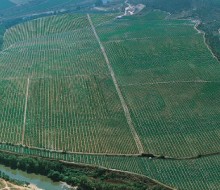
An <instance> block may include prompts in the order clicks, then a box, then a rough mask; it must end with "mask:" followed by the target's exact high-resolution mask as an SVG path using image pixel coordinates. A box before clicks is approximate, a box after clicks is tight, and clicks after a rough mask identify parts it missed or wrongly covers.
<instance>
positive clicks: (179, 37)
mask: <svg viewBox="0 0 220 190" xmlns="http://www.w3.org/2000/svg"><path fill="white" fill-rule="evenodd" d="M166 16H167V15H166V14H165V13H163V12H159V11H153V12H149V13H146V14H143V15H136V16H132V17H125V18H122V19H116V15H115V14H107V15H103V14H100V15H95V14H90V15H86V14H65V15H61V16H50V17H44V18H39V19H35V20H32V21H29V22H26V23H22V24H18V25H16V26H13V27H12V28H9V29H8V30H7V31H6V32H5V35H4V43H3V50H2V51H1V52H0V104H1V107H0V112H1V115H0V150H3V151H9V152H14V153H19V154H25V155H32V156H40V157H45V158H51V159H57V160H63V161H68V162H74V163H81V164H90V165H96V166H102V167H105V168H110V169H117V170H122V171H128V172H133V173H137V174H141V175H145V176H148V177H150V178H152V179H155V180H158V181H160V182H162V183H164V184H167V185H169V186H172V187H176V188H180V189H187V190H188V189H193V190H197V189H198V190H201V189H203V190H206V189H218V188H219V187H218V180H219V179H218V173H219V172H220V171H219V168H220V167H219V157H218V156H217V155H216V154H218V153H219V150H218V147H219V146H220V140H219V137H220V130H219V128H218V127H219V125H220V111H219V106H220V64H219V62H218V60H217V59H216V58H215V57H213V55H212V53H211V52H210V49H209V47H208V46H207V45H206V43H204V36H203V34H202V33H198V31H197V30H195V28H194V25H195V23H193V22H192V21H190V20H167V19H166ZM143 155H145V156H146V155H147V157H143ZM210 155H213V156H210ZM158 157H160V158H158ZM198 157H201V158H198ZM162 158H163V159H162ZM195 158H198V159H195ZM201 171H204V172H201ZM204 180H206V182H204Z"/></svg>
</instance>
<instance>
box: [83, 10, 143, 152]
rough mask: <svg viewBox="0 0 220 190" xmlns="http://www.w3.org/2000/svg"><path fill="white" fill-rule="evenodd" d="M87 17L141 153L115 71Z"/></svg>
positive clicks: (141, 148)
mask: <svg viewBox="0 0 220 190" xmlns="http://www.w3.org/2000/svg"><path fill="white" fill-rule="evenodd" d="M87 17H88V20H89V23H90V25H91V27H92V30H93V33H94V35H95V37H96V39H97V41H98V43H99V45H100V48H101V50H102V53H103V55H104V57H105V61H106V64H107V65H108V69H109V71H110V73H111V77H112V80H113V82H114V85H115V88H116V91H117V93H118V96H119V98H120V101H121V104H122V107H123V109H124V113H125V117H126V119H127V122H128V125H129V127H130V129H131V132H132V135H133V137H134V140H135V142H136V145H137V148H138V151H139V153H140V154H142V153H143V152H144V148H143V146H142V143H141V141H140V138H139V136H138V134H137V132H136V130H135V128H134V125H133V122H132V119H131V115H130V112H129V109H128V106H127V104H126V102H125V99H124V97H123V95H122V92H121V90H120V88H119V85H118V82H117V79H116V77H115V73H114V71H113V68H112V66H111V64H110V61H109V59H108V56H107V54H106V51H105V48H104V46H103V45H102V43H101V41H100V38H99V36H98V34H97V32H96V29H95V27H94V25H93V22H92V19H91V17H90V15H89V14H87Z"/></svg>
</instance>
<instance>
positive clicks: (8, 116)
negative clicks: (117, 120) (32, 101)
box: [0, 80, 27, 144]
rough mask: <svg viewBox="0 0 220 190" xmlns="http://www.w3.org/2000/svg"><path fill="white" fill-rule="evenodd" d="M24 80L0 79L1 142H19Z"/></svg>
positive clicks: (23, 102)
mask: <svg viewBox="0 0 220 190" xmlns="http://www.w3.org/2000/svg"><path fill="white" fill-rule="evenodd" d="M26 85H27V84H26V80H0V104H1V106H0V113H1V115H0V126H1V127H0V139H1V142H5V143H6V142H10V143H12V144H20V143H21V132H22V128H23V120H24V104H25V93H26Z"/></svg>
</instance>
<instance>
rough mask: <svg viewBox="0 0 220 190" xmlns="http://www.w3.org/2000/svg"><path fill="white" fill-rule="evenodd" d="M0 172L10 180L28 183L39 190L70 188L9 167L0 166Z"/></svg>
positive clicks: (40, 176) (63, 189)
mask: <svg viewBox="0 0 220 190" xmlns="http://www.w3.org/2000/svg"><path fill="white" fill-rule="evenodd" d="M0 171H1V172H4V173H5V174H6V175H8V176H9V177H10V178H11V179H16V180H19V181H25V182H28V183H30V184H32V185H34V186H37V187H38V188H39V190H47V189H53V190H69V189H71V188H69V187H68V185H67V184H65V183H62V182H53V181H52V180H51V179H49V178H48V177H46V176H42V175H36V174H28V173H26V172H23V171H21V170H13V169H11V168H9V167H5V166H4V165H1V164H0Z"/></svg>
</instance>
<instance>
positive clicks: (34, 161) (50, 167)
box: [0, 153, 170, 190]
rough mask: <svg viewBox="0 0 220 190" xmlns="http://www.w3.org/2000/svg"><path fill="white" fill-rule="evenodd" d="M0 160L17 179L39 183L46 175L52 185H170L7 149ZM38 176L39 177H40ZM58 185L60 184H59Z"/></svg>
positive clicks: (127, 188)
mask: <svg viewBox="0 0 220 190" xmlns="http://www.w3.org/2000/svg"><path fill="white" fill-rule="evenodd" d="M0 164H4V165H6V166H9V167H11V168H8V167H5V166H0V170H3V172H5V173H6V174H7V175H9V173H7V172H8V171H9V170H11V171H10V173H11V174H10V175H11V176H10V177H13V176H14V177H16V176H19V179H20V180H22V181H26V182H28V183H31V184H36V185H37V183H36V181H38V182H40V184H43V183H44V182H45V180H49V179H48V178H50V179H51V180H52V181H53V182H52V183H53V184H52V185H54V183H58V184H61V185H64V184H65V183H61V182H60V181H62V182H66V184H68V185H69V187H74V188H75V189H79V190H89V189H96V190H103V189H105V190H112V189H115V190H131V189H132V190H141V189H152V190H154V189H160V190H168V189H170V188H168V187H165V186H163V185H162V184H157V183H156V182H155V181H153V180H150V179H148V178H147V177H143V176H139V175H133V174H128V173H123V172H119V171H112V170H107V169H104V168H98V167H91V166H86V165H84V166H83V165H77V164H71V163H64V162H62V163H61V162H59V161H54V160H46V159H42V158H31V157H26V156H20V155H16V156H15V155H13V154H8V153H0ZM12 168H13V169H12ZM18 169H19V170H18ZM21 170H23V171H21ZM24 171H25V172H24ZM16 172H18V173H16ZM22 172H23V173H22ZM27 178H28V179H27ZM39 178H41V179H42V180H41V181H40V180H39ZM38 184H39V183H38ZM66 184H65V188H64V189H67V187H68V185H66ZM47 185H48V184H47ZM37 186H38V185H37ZM38 187H39V188H41V189H53V190H56V189H57V188H51V187H44V188H42V187H40V186H38ZM57 187H58V186H57ZM58 189H63V188H61V187H59V188H58Z"/></svg>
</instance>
